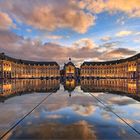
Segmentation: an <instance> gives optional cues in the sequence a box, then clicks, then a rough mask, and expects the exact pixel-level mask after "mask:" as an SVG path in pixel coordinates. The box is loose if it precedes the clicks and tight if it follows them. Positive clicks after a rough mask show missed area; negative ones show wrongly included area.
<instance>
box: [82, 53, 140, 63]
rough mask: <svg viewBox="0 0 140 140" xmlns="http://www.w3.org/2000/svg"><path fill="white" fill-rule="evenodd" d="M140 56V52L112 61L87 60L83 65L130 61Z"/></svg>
mask: <svg viewBox="0 0 140 140" xmlns="http://www.w3.org/2000/svg"><path fill="white" fill-rule="evenodd" d="M138 58H140V53H138V54H136V55H134V56H132V57H129V58H126V59H120V60H112V61H102V62H93V61H85V62H83V64H82V65H81V66H84V65H111V64H120V63H123V62H127V61H128V62H130V61H134V60H136V59H138Z"/></svg>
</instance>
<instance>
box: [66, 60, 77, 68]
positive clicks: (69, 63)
mask: <svg viewBox="0 0 140 140" xmlns="http://www.w3.org/2000/svg"><path fill="white" fill-rule="evenodd" d="M68 65H72V66H74V67H75V65H74V64H73V63H72V62H71V61H70V62H68V63H67V64H65V66H68Z"/></svg>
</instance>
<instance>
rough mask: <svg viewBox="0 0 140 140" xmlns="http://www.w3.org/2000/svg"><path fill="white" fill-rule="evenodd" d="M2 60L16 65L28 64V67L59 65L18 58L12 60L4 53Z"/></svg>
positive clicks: (0, 57) (0, 56) (0, 54)
mask: <svg viewBox="0 0 140 140" xmlns="http://www.w3.org/2000/svg"><path fill="white" fill-rule="evenodd" d="M0 59H1V60H8V61H12V62H15V63H20V64H27V65H57V66H59V65H58V63H57V62H55V61H40V62H39V61H28V60H22V59H16V58H12V57H9V56H7V55H5V54H4V53H0Z"/></svg>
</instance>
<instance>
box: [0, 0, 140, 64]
mask: <svg viewBox="0 0 140 140" xmlns="http://www.w3.org/2000/svg"><path fill="white" fill-rule="evenodd" d="M0 52H5V54H7V55H9V56H11V57H15V58H19V59H27V60H37V61H57V62H58V63H59V64H63V63H64V62H67V61H68V58H69V57H71V58H72V61H73V62H75V63H76V65H79V64H80V63H81V62H83V61H85V60H86V61H89V60H90V61H104V60H112V59H120V58H126V57H129V56H132V55H134V54H136V53H139V52H140V0H0Z"/></svg>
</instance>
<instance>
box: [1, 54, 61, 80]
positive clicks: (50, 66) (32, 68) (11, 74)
mask: <svg viewBox="0 0 140 140" xmlns="http://www.w3.org/2000/svg"><path fill="white" fill-rule="evenodd" d="M59 76H60V67H59V65H58V64H57V63H56V62H36V61H27V60H19V59H15V58H11V57H9V56H6V55H5V54H4V53H1V54H0V78H2V79H3V78H9V79H10V78H42V77H43V78H57V77H59Z"/></svg>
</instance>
